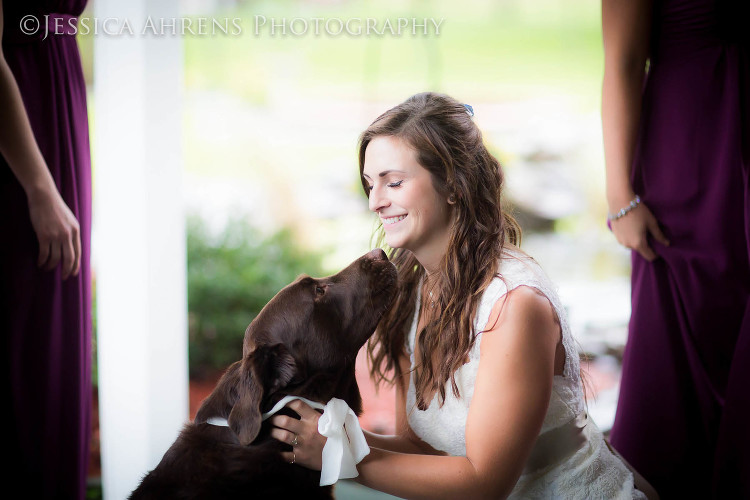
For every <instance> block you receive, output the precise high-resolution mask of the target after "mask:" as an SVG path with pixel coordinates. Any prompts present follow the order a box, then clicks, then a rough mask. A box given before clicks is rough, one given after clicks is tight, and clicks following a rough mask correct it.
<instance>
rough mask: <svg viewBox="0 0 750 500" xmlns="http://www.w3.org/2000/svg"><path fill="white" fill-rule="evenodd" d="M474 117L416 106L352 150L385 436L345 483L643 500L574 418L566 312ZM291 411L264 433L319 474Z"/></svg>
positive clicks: (411, 102) (440, 104)
mask: <svg viewBox="0 0 750 500" xmlns="http://www.w3.org/2000/svg"><path fill="white" fill-rule="evenodd" d="M471 116H472V115H471V113H470V112H469V110H468V108H467V107H465V106H464V105H463V104H461V103H459V102H458V101H456V100H455V99H452V98H450V97H448V96H445V95H441V94H434V93H423V94H418V95H415V96H413V97H411V98H409V99H407V100H406V102H404V103H402V104H400V105H398V106H396V107H394V108H392V109H391V110H389V111H387V112H386V113H384V114H383V115H381V116H380V117H379V118H378V119H376V120H375V122H373V123H372V124H371V125H370V127H369V128H368V129H367V130H366V131H365V132H364V133H363V134H362V136H361V138H360V146H359V167H360V174H361V175H362V185H363V188H364V190H365V193H366V194H367V195H368V197H369V206H370V209H371V210H372V211H373V212H375V213H377V214H378V216H379V218H380V220H381V222H382V236H383V238H384V240H385V242H386V243H387V244H388V245H389V246H390V247H391V249H392V250H391V252H390V253H391V255H390V257H391V261H392V262H393V263H394V264H395V265H396V268H397V269H398V277H399V280H398V285H397V293H396V298H395V302H394V305H393V306H392V307H391V308H390V310H389V311H387V312H386V313H385V315H384V316H383V317H382V318H381V320H380V322H379V323H378V327H377V330H376V332H375V334H374V336H373V337H371V338H370V341H369V343H368V354H369V356H370V359H371V361H372V373H371V374H372V376H373V378H374V379H375V380H376V381H380V382H382V381H388V382H391V383H393V384H394V385H395V386H396V421H397V429H396V432H397V433H396V435H394V436H382V435H376V434H372V433H365V435H366V438H367V442H368V445H369V446H370V447H371V451H370V453H369V454H368V455H367V456H366V457H365V458H364V459H363V460H362V462H360V463H359V465H358V471H359V477H358V478H357V481H359V482H361V483H362V484H365V485H366V486H369V487H371V488H374V489H377V490H380V491H385V492H387V493H391V494H393V495H396V496H399V497H403V498H456V497H459V496H465V497H468V498H493V499H494V498H506V497H512V498H558V497H559V498H645V497H646V496H645V495H644V493H643V492H642V491H639V490H638V489H636V488H635V487H634V475H633V472H632V471H631V470H629V468H628V466H627V464H625V463H624V462H623V461H622V460H620V459H619V458H618V457H617V456H616V455H615V454H614V452H612V451H611V449H610V448H609V447H608V446H607V444H606V442H605V440H604V438H603V436H602V433H601V432H600V431H599V429H598V427H597V426H596V424H595V423H594V422H593V421H592V420H591V419H590V418H589V417H588V415H587V413H586V408H585V404H584V399H583V390H582V386H581V380H580V376H579V360H578V352H577V350H576V344H575V340H574V339H573V334H572V332H571V329H570V326H569V324H568V321H567V317H566V314H565V310H564V308H563V307H562V304H561V302H560V299H559V297H558V296H557V293H556V292H555V287H554V284H552V283H551V282H550V280H549V278H547V276H546V275H545V273H544V271H542V269H541V268H540V267H539V265H538V264H537V263H536V262H535V261H534V260H533V259H532V258H531V257H529V256H528V255H526V254H525V253H524V252H522V251H521V250H520V249H519V248H518V247H517V246H516V245H517V244H518V243H519V240H520V230H519V228H518V225H517V224H516V223H515V221H514V220H513V218H512V217H511V216H510V215H508V214H507V213H506V212H505V211H504V210H503V209H502V196H501V194H502V187H503V175H502V170H501V169H500V164H499V162H498V161H497V159H495V158H494V157H493V156H492V155H491V154H490V153H489V152H488V151H487V148H486V147H485V145H484V143H483V141H482V134H481V132H480V131H479V129H478V128H477V126H476V124H475V123H474V122H473V120H472V119H471ZM422 297H426V298H428V300H425V301H422V300H421V299H422ZM391 375H392V378H391ZM302 404H303V403H298V408H295V411H297V413H299V414H300V416H301V417H302V419H301V420H299V421H298V420H291V421H290V420H288V419H287V420H276V421H274V422H273V423H274V425H277V426H278V427H280V428H282V429H284V430H285V431H286V432H284V433H278V432H277V433H276V435H277V436H286V437H288V438H289V439H288V440H287V441H286V442H287V443H289V444H291V445H292V446H293V448H294V452H295V453H296V455H293V456H292V457H305V458H303V459H302V460H296V462H295V463H299V464H300V465H303V466H306V467H310V468H318V467H319V465H318V464H319V459H317V458H316V457H319V456H320V454H321V449H322V447H323V445H324V443H325V439H323V438H321V437H320V436H317V434H315V432H314V430H315V429H317V425H318V424H317V420H318V418H319V414H317V413H316V412H315V411H313V410H311V409H309V408H302V407H300V406H301V405H302ZM311 432H312V435H314V436H316V439H307V440H303V441H302V442H301V443H300V442H298V441H297V440H296V439H294V440H293V439H292V438H291V437H292V436H295V435H303V434H305V435H308V436H310V435H311ZM279 439H281V440H283V438H279ZM636 484H638V488H640V489H643V490H646V491H648V484H647V483H640V482H639V481H638V482H636ZM651 493H653V492H651ZM649 496H650V497H651V496H655V495H649Z"/></svg>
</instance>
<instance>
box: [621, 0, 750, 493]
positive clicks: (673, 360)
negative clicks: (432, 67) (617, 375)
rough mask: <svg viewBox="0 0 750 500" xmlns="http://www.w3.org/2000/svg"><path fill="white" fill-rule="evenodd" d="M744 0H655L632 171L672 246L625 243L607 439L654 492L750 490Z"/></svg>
mask: <svg viewBox="0 0 750 500" xmlns="http://www.w3.org/2000/svg"><path fill="white" fill-rule="evenodd" d="M743 2H744V0H737V1H734V2H733V1H732V0H727V1H724V2H722V0H661V1H659V0H655V1H654V14H653V29H652V44H651V52H650V67H649V71H648V76H647V80H646V84H645V87H644V91H643V107H642V109H643V111H642V116H641V123H640V133H639V138H638V144H637V148H636V154H635V158H634V163H633V169H632V182H633V188H634V190H635V192H636V193H638V194H640V196H641V198H642V199H643V201H644V203H645V204H646V205H648V207H649V208H650V209H651V210H652V212H653V213H654V215H655V216H656V218H657V219H658V220H659V222H660V223H661V225H662V227H663V229H664V233H665V234H666V235H667V237H668V238H669V240H670V242H671V245H670V246H669V247H665V246H663V245H661V244H659V243H658V242H657V241H655V240H653V239H652V240H651V241H650V244H651V245H652V248H654V250H655V251H656V252H657V253H658V254H659V255H660V258H659V259H657V260H656V261H654V262H648V261H646V260H645V259H643V258H642V257H641V256H640V255H639V254H638V253H637V252H633V254H632V264H633V267H632V307H633V308H632V317H631V320H630V325H629V337H628V343H627V346H626V348H625V354H624V360H623V374H622V384H621V390H620V399H619V403H618V407H617V415H616V418H615V423H614V426H613V428H612V433H611V441H612V444H613V445H614V446H615V447H616V448H617V449H618V450H619V451H620V452H621V453H622V455H623V456H624V457H625V458H626V459H627V460H628V461H629V462H630V463H631V464H632V465H633V466H634V467H635V468H636V469H637V470H638V471H639V472H641V473H642V474H643V475H644V476H645V477H646V479H648V480H649V481H650V482H651V483H652V484H653V485H654V487H655V488H656V489H657V491H659V493H660V494H661V497H662V498H709V497H711V496H714V497H716V498H750V486H749V485H750V483H749V481H750V462H748V457H749V456H750V455H749V453H750V430H749V429H750V426H748V424H747V421H748V418H750V399H749V397H748V395H750V184H749V183H748V171H749V169H750V106H749V104H748V101H749V100H750V55H749V54H750V50H748V43H747V38H746V34H745V33H743V32H746V31H747V23H749V22H750V16H749V15H748V10H747V4H743ZM743 11H744V12H743ZM743 19H744V20H743Z"/></svg>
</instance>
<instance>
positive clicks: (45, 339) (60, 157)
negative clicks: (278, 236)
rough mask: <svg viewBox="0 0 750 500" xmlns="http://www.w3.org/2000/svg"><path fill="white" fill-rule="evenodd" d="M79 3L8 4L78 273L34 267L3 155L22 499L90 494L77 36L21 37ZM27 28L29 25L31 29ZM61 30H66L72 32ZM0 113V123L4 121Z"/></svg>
mask: <svg viewBox="0 0 750 500" xmlns="http://www.w3.org/2000/svg"><path fill="white" fill-rule="evenodd" d="M85 4H86V0H57V1H52V0H48V1H42V0H33V1H31V0H24V1H23V2H21V1H18V0H4V1H3V13H4V34H3V52H4V54H5V58H6V60H7V61H8V65H9V66H10V68H11V70H12V71H13V74H14V76H15V78H16V81H17V82H18V86H19V88H20V91H21V95H22V97H23V101H24V105H25V107H26V111H27V113H28V116H29V119H30V121H31V127H32V129H33V131H34V135H35V137H36V140H37V143H38V144H39V147H40V149H41V151H42V154H43V155H44V158H45V160H46V161H47V165H48V166H49V169H50V171H51V173H52V177H53V178H54V179H55V183H56V185H57V189H58V190H59V191H60V194H61V195H62V197H63V199H64V200H65V202H66V203H67V205H68V206H69V207H70V209H71V210H72V211H73V213H74V214H75V216H76V218H77V219H78V222H79V224H80V227H81V243H82V256H81V270H80V273H79V275H78V276H77V277H70V278H68V279H67V280H65V281H63V280H62V279H61V273H60V266H58V267H57V268H56V269H55V270H54V271H43V270H40V269H38V268H37V266H36V260H37V257H38V255H39V247H38V242H37V238H36V234H35V233H34V231H33V228H32V226H31V222H30V220H29V211H28V205H27V200H26V195H25V193H24V191H23V189H22V188H21V185H20V184H19V183H18V181H17V180H16V178H15V176H14V175H13V173H12V171H11V170H10V168H9V167H8V165H7V163H6V162H5V160H4V159H3V158H2V156H0V213H1V214H2V216H1V217H0V238H2V244H1V245H0V273H1V274H0V287H1V288H0V295H1V297H0V298H1V300H2V305H0V331H1V332H2V334H3V337H4V340H5V345H4V348H5V349H4V350H3V356H4V359H3V361H4V362H3V364H2V370H3V384H4V387H3V390H4V399H5V400H6V401H7V405H8V406H9V411H8V414H9V416H10V420H11V430H10V435H8V436H6V440H5V441H6V443H7V444H6V446H5V447H4V455H5V457H6V459H7V460H6V461H7V462H8V463H9V464H10V465H9V466H8V467H5V468H6V469H9V470H8V471H7V473H8V477H9V478H11V480H12V481H13V483H14V484H16V485H17V486H18V488H20V490H18V491H20V492H22V495H23V497H24V498H45V499H46V498H56V499H57V498H60V499H63V498H64V499H80V498H83V497H84V495H85V485H86V471H87V465H88V440H89V434H90V405H91V271H90V265H89V261H90V259H89V256H90V239H91V238H90V234H91V161H90V154H89V135H88V121H87V114H86V85H85V82H84V79H83V72H82V69H81V61H80V56H79V53H78V46H77V45H76V40H75V37H74V36H73V34H72V33H67V34H58V35H49V36H48V37H47V39H45V40H42V37H43V34H44V28H42V30H41V31H40V32H39V34H37V35H35V36H29V35H24V34H23V33H22V32H21V30H20V20H21V18H22V17H23V16H24V15H27V14H33V15H35V16H37V18H38V19H41V20H42V23H44V14H50V17H49V19H50V21H49V23H50V24H54V22H55V21H54V20H55V19H60V20H61V21H58V23H59V25H61V26H67V25H68V20H69V19H70V18H71V17H74V16H78V15H80V14H81V12H82V11H83V9H84V6H85ZM27 26H30V25H27ZM67 31H72V30H70V29H67ZM2 115H3V110H0V119H3V120H5V119H7V118H6V117H5V116H2Z"/></svg>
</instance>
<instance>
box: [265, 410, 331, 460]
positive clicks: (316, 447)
mask: <svg viewBox="0 0 750 500" xmlns="http://www.w3.org/2000/svg"><path fill="white" fill-rule="evenodd" d="M286 406H287V408H290V409H292V410H294V411H295V412H297V414H298V415H299V416H300V417H301V420H297V419H296V418H293V417H289V416H287V415H276V416H274V417H272V418H271V423H272V424H273V425H274V426H275V427H274V428H273V429H272V430H271V437H273V438H275V439H278V440H279V441H281V442H283V443H286V444H289V445H292V448H293V451H289V452H283V453H282V454H281V455H282V456H283V457H284V459H285V460H286V461H287V462H289V463H294V464H299V465H302V466H303V467H307V468H308V469H313V470H320V469H321V467H322V466H323V465H322V463H323V460H322V456H323V447H324V446H325V444H326V441H327V438H326V437H324V436H321V435H320V433H319V432H318V419H320V413H318V412H317V411H316V410H314V409H313V408H311V407H310V406H309V405H308V404H306V403H304V402H303V401H300V400H299V399H295V400H294V401H292V402H290V403H289V404H288V405H286ZM295 438H296V443H295Z"/></svg>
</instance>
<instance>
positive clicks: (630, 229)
mask: <svg viewBox="0 0 750 500" xmlns="http://www.w3.org/2000/svg"><path fill="white" fill-rule="evenodd" d="M610 226H611V228H612V232H613V233H614V235H615V237H616V238H617V241H618V242H619V243H620V244H621V245H623V246H625V247H627V248H630V249H633V250H635V251H636V252H638V253H639V254H641V255H642V256H643V258H644V259H646V260H648V261H649V262H651V261H653V260H654V259H656V258H657V257H658V255H657V254H656V252H654V250H653V249H652V248H651V246H649V244H648V235H649V234H651V236H653V237H654V238H655V239H656V240H657V241H658V242H659V243H661V244H663V245H666V246H669V240H668V239H667V237H666V236H664V233H662V231H661V228H660V227H659V221H657V220H656V217H654V214H652V213H651V210H649V208H648V207H647V206H646V205H645V204H644V203H643V202H641V203H640V204H639V205H638V206H637V207H635V208H634V209H633V210H631V211H630V212H628V213H627V214H626V215H624V216H623V217H620V218H619V219H617V220H613V221H611V222H610Z"/></svg>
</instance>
